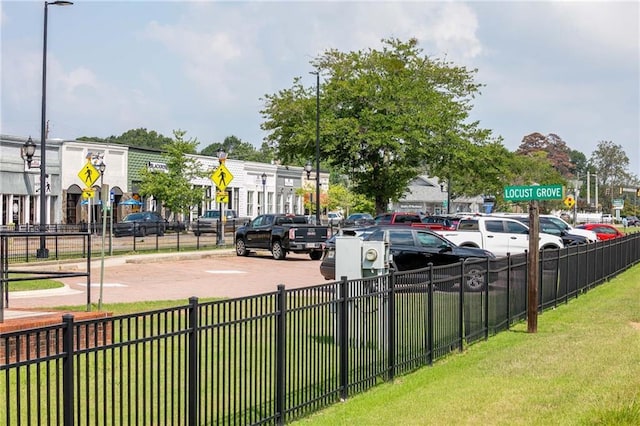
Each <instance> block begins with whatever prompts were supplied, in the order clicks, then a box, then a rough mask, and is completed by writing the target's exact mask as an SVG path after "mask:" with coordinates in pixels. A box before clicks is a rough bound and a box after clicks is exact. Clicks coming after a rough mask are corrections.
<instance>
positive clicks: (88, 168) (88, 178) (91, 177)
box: [78, 161, 100, 186]
mask: <svg viewBox="0 0 640 426" xmlns="http://www.w3.org/2000/svg"><path fill="white" fill-rule="evenodd" d="M78 177H79V178H80V180H81V181H83V182H84V185H85V186H93V184H94V183H96V181H97V180H98V178H99V177H100V172H99V171H98V169H96V168H95V167H94V166H93V164H91V162H90V161H87V164H85V165H84V167H83V168H82V169H80V171H79V172H78Z"/></svg>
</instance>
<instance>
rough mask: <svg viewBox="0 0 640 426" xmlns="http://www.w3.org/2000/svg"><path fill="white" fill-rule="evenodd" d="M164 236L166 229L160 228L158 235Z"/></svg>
mask: <svg viewBox="0 0 640 426" xmlns="http://www.w3.org/2000/svg"><path fill="white" fill-rule="evenodd" d="M163 236H164V230H163V229H158V237H163Z"/></svg>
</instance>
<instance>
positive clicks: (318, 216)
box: [311, 71, 320, 225]
mask: <svg viewBox="0 0 640 426" xmlns="http://www.w3.org/2000/svg"><path fill="white" fill-rule="evenodd" d="M311 74H314V75H315V76H316V225H320V71H312V72H311Z"/></svg>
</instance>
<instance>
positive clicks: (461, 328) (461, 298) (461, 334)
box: [458, 259, 465, 351]
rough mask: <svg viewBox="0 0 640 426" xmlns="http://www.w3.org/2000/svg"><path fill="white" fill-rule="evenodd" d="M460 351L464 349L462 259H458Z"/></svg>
mask: <svg viewBox="0 0 640 426" xmlns="http://www.w3.org/2000/svg"><path fill="white" fill-rule="evenodd" d="M458 321H459V324H460V325H459V328H458V333H459V335H460V351H462V350H463V349H464V338H465V335H464V259H462V260H460V303H459V304H458Z"/></svg>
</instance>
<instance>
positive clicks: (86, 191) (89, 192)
mask: <svg viewBox="0 0 640 426" xmlns="http://www.w3.org/2000/svg"><path fill="white" fill-rule="evenodd" d="M94 193H95V191H94V190H93V189H89V188H85V189H83V190H82V198H84V199H85V200H88V199H89V198H93V196H94Z"/></svg>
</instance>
